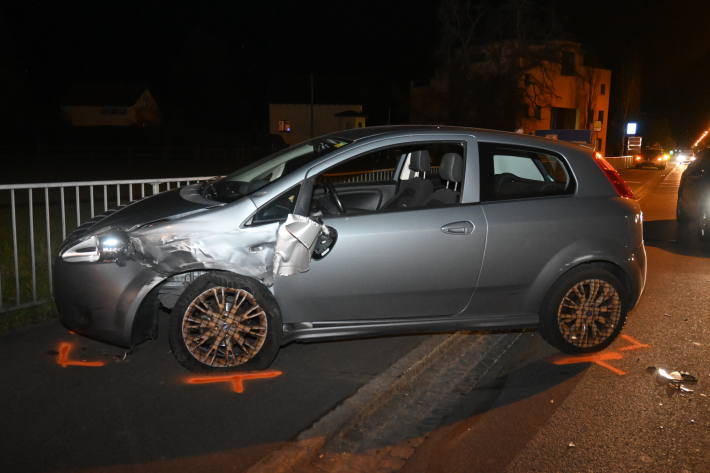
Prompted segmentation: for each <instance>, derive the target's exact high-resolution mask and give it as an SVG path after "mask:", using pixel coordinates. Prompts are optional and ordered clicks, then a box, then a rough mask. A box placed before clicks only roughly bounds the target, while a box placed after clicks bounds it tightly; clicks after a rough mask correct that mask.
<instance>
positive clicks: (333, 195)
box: [321, 181, 345, 214]
mask: <svg viewBox="0 0 710 473" xmlns="http://www.w3.org/2000/svg"><path fill="white" fill-rule="evenodd" d="M321 185H322V186H323V188H324V189H325V190H326V192H327V193H328V194H330V200H332V201H333V203H334V204H335V206H336V207H337V209H338V212H339V213H341V214H342V213H345V206H344V205H343V202H342V201H341V200H340V196H339V195H338V193H337V192H336V190H335V186H334V185H333V183H332V182H327V181H326V182H322V183H321Z"/></svg>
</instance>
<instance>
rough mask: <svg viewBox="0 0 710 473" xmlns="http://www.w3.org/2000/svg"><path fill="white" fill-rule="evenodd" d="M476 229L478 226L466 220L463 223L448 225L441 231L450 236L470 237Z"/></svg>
mask: <svg viewBox="0 0 710 473" xmlns="http://www.w3.org/2000/svg"><path fill="white" fill-rule="evenodd" d="M475 228H476V226H475V225H474V224H473V223H472V222H469V221H468V220H464V221H462V222H451V223H447V224H446V225H444V226H443V227H441V231H442V232H444V233H448V234H449V235H469V234H471V233H472V232H473V230H474V229H475Z"/></svg>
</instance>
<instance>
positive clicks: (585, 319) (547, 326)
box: [539, 264, 628, 353]
mask: <svg viewBox="0 0 710 473" xmlns="http://www.w3.org/2000/svg"><path fill="white" fill-rule="evenodd" d="M595 288H596V289H595ZM599 290H601V291H606V292H602V293H599V292H598V291H599ZM627 307H628V295H627V293H626V288H625V286H624V285H623V283H622V282H621V280H619V278H618V277H617V276H616V275H615V274H614V273H613V272H612V271H611V270H610V268H609V267H608V266H607V265H603V264H589V265H583V266H579V267H577V268H574V269H572V270H570V271H569V272H567V273H566V274H564V275H563V276H562V277H560V279H558V280H557V282H556V283H555V284H554V286H553V287H552V288H551V289H550V291H549V292H548V294H547V297H546V298H545V301H544V302H543V305H542V311H541V313H540V327H539V331H540V334H541V335H542V337H543V338H544V339H545V340H547V342H548V343H549V344H550V345H552V346H554V347H555V348H557V349H559V350H560V351H562V352H565V353H588V352H594V351H599V350H602V349H604V348H606V347H607V346H609V344H611V342H613V341H614V339H615V338H616V337H617V336H618V335H619V332H620V331H621V328H622V327H623V326H624V323H625V322H626V314H627ZM595 332H596V333H595ZM590 334H591V336H590Z"/></svg>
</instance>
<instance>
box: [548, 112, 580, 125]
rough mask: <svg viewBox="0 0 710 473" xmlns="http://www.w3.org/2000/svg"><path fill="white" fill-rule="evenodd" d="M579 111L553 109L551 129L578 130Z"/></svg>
mask: <svg viewBox="0 0 710 473" xmlns="http://www.w3.org/2000/svg"><path fill="white" fill-rule="evenodd" d="M576 124H577V109H575V108H558V107H553V108H552V110H551V115H550V128H552V129H553V130H562V129H569V130H572V129H574V128H576Z"/></svg>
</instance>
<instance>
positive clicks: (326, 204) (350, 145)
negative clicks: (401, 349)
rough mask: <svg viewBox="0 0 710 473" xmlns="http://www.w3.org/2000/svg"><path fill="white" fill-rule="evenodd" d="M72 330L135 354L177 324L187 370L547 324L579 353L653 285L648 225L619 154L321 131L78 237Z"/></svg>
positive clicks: (66, 295) (405, 130)
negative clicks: (367, 341)
mask: <svg viewBox="0 0 710 473" xmlns="http://www.w3.org/2000/svg"><path fill="white" fill-rule="evenodd" d="M54 271H55V277H54V278H53V281H54V285H55V287H54V294H55V298H56V303H57V307H58V308H59V311H60V314H61V320H62V321H63V323H64V324H65V325H66V326H68V327H70V328H71V329H73V330H75V331H77V332H80V333H83V334H85V335H88V336H91V337H94V338H98V339H102V340H104V341H107V342H111V343H114V344H117V345H121V346H127V347H129V346H134V345H136V344H138V343H140V342H142V341H144V340H146V339H150V338H155V337H156V336H157V328H158V319H159V317H160V316H161V314H164V313H165V311H169V312H170V316H169V317H170V322H169V340H170V345H171V348H172V351H173V353H174V355H175V357H176V358H177V360H178V361H179V362H180V363H182V364H183V365H184V366H185V367H187V368H189V369H191V370H196V371H228V370H236V369H263V368H265V367H267V366H268V365H269V364H270V363H271V362H272V360H273V359H274V357H275V356H276V353H277V351H278V350H279V347H281V346H283V345H285V344H287V343H290V342H293V341H315V340H327V339H342V338H353V337H363V336H373V335H378V336H379V335H386V334H401V333H415V332H436V331H449V330H460V329H519V328H532V327H537V328H538V329H539V331H540V333H541V334H542V336H543V337H544V338H545V339H546V340H547V341H548V342H549V343H551V344H552V345H554V346H555V347H557V348H558V349H560V350H562V351H564V352H567V353H580V352H589V351H595V350H600V349H602V348H604V347H606V346H607V345H609V344H610V343H611V342H612V341H613V340H614V338H615V337H616V336H617V335H618V333H619V331H620V330H621V328H622V326H623V325H624V321H625V319H626V316H627V313H628V312H629V311H630V310H631V309H632V308H633V307H634V306H635V304H636V303H637V301H638V299H639V297H640V295H641V293H642V291H643V287H644V282H645V277H646V253H645V249H644V244H643V235H642V214H641V211H640V208H639V205H638V203H637V202H636V201H635V200H634V199H633V195H632V193H631V190H630V189H629V188H628V186H627V185H626V184H625V183H624V181H623V180H622V179H621V178H620V177H619V175H618V173H616V171H615V170H614V169H613V168H612V167H611V166H610V165H609V164H608V163H607V162H606V161H605V160H604V159H603V158H601V156H594V155H593V154H592V152H591V151H589V150H586V149H584V148H580V147H577V146H574V145H571V144H566V143H559V142H553V141H550V140H546V139H542V138H536V137H532V136H526V135H521V134H514V133H505V132H497V131H490V130H478V129H470V128H455V127H440V126H401V127H400V126H396V127H395V126H392V127H373V128H360V129H354V130H346V131H341V132H336V133H332V134H330V135H325V136H321V137H319V138H315V139H313V140H311V141H308V142H304V143H301V144H298V145H295V146H292V147H290V148H287V149H285V150H283V151H280V152H278V153H276V154H273V155H271V156H268V157H266V158H264V159H262V160H260V161H257V162H255V163H253V164H250V165H249V166H246V167H244V168H242V169H239V170H238V171H236V172H234V173H233V174H230V175H228V176H225V177H222V178H219V179H215V180H213V181H210V182H208V183H205V184H199V185H191V186H187V187H183V188H181V189H179V190H173V191H169V192H165V193H162V194H159V195H156V196H153V197H150V198H146V199H143V200H141V201H138V202H134V203H132V204H130V205H128V206H126V207H123V208H121V209H119V210H116V211H114V212H112V213H111V212H109V213H107V214H104V215H102V216H98V217H97V218H95V219H93V220H92V221H90V222H87V223H85V224H84V225H82V226H81V227H80V228H78V229H77V230H76V231H75V232H74V233H73V234H71V235H70V236H69V237H68V238H67V240H66V241H65V242H64V243H63V245H62V246H61V248H60V250H59V254H58V256H57V259H56V264H55V267H54Z"/></svg>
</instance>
